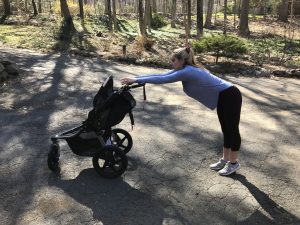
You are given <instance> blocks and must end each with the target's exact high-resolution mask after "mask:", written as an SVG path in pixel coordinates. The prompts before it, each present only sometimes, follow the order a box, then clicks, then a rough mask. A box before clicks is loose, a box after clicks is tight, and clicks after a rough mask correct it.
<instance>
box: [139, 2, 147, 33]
mask: <svg viewBox="0 0 300 225" xmlns="http://www.w3.org/2000/svg"><path fill="white" fill-rule="evenodd" d="M138 8H139V24H140V32H141V35H142V37H144V36H145V35H146V28H145V21H144V6H143V0H139V1H138Z"/></svg>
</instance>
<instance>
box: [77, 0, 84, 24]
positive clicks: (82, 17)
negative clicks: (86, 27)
mask: <svg viewBox="0 0 300 225" xmlns="http://www.w3.org/2000/svg"><path fill="white" fill-rule="evenodd" d="M78 2H79V15H80V19H81V20H82V21H83V20H84V11H83V2H82V0H78Z"/></svg>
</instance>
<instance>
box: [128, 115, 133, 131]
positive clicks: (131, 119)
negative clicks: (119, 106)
mask: <svg viewBox="0 0 300 225" xmlns="http://www.w3.org/2000/svg"><path fill="white" fill-rule="evenodd" d="M128 114H129V117H130V122H131V129H132V130H133V125H134V119H133V114H132V111H131V110H130V111H129V113H128Z"/></svg>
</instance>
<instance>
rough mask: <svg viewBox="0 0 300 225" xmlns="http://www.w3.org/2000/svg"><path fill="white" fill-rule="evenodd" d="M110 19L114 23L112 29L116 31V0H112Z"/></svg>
mask: <svg viewBox="0 0 300 225" xmlns="http://www.w3.org/2000/svg"><path fill="white" fill-rule="evenodd" d="M112 11H113V13H112V20H113V24H114V31H115V32H116V31H118V23H117V22H118V21H117V9H116V0H112Z"/></svg>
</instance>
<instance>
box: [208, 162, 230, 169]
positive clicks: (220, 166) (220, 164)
mask: <svg viewBox="0 0 300 225" xmlns="http://www.w3.org/2000/svg"><path fill="white" fill-rule="evenodd" d="M226 163H227V160H224V159H220V160H219V162H217V163H214V164H211V165H210V166H209V168H210V169H212V170H215V171H218V170H221V169H223V168H224V166H225V165H226Z"/></svg>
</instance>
